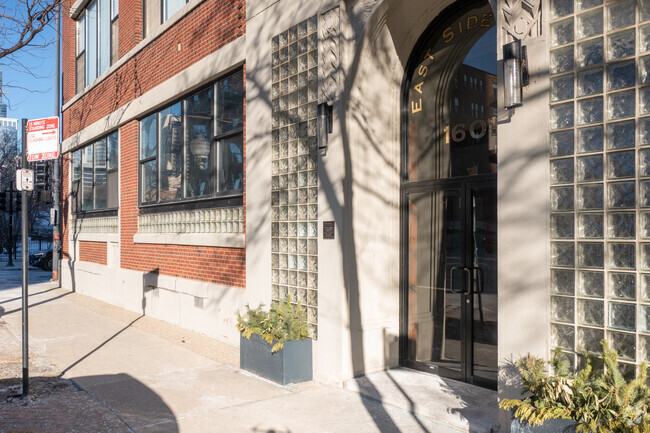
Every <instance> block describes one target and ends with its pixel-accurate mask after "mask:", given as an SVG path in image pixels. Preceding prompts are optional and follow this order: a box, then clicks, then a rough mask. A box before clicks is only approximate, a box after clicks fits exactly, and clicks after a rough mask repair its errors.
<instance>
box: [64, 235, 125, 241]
mask: <svg viewBox="0 0 650 433" xmlns="http://www.w3.org/2000/svg"><path fill="white" fill-rule="evenodd" d="M72 239H74V240H75V241H85V242H119V241H120V235H119V234H117V233H79V234H73V235H72Z"/></svg>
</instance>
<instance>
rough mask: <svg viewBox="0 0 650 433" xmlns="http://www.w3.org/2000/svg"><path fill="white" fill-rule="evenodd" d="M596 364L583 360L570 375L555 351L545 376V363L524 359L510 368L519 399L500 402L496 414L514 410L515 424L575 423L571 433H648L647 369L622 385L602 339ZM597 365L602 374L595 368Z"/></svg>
mask: <svg viewBox="0 0 650 433" xmlns="http://www.w3.org/2000/svg"><path fill="white" fill-rule="evenodd" d="M600 344H601V346H602V348H603V351H602V361H599V360H597V359H595V358H594V357H592V356H588V355H587V364H586V366H585V368H583V369H582V370H580V371H579V372H577V373H573V372H572V371H571V369H570V368H569V363H568V361H567V360H566V359H564V358H563V357H562V356H561V352H560V350H559V349H556V351H555V354H554V356H553V359H552V361H551V362H550V366H551V367H552V372H553V374H552V375H549V374H547V371H546V368H545V367H546V365H545V362H544V361H543V360H542V359H540V358H536V357H533V356H530V355H528V356H525V357H523V358H522V359H520V360H519V361H517V363H516V365H517V367H518V368H519V373H520V375H521V379H522V382H523V384H524V390H523V392H522V395H523V394H525V393H530V394H529V395H528V396H527V397H525V398H523V399H521V400H519V399H504V400H502V401H501V402H500V403H499V407H501V408H502V409H514V410H515V412H514V416H515V418H517V419H518V420H519V421H524V422H527V423H529V424H531V425H541V424H542V423H543V422H544V421H546V420H548V419H557V418H565V419H570V420H574V421H576V422H577V423H578V427H577V432H584V433H587V432H590V433H650V415H649V414H648V409H649V407H650V390H649V388H648V387H647V386H646V380H647V365H646V364H645V363H643V364H642V365H641V367H640V373H639V376H638V377H637V378H636V379H633V380H631V381H629V382H628V381H626V380H625V378H624V377H623V375H622V374H621V372H620V370H619V366H618V354H617V353H616V351H615V350H614V349H611V348H610V347H609V345H608V344H607V342H606V341H605V340H603V341H601V342H600ZM598 362H602V363H604V369H602V370H601V369H599V368H596V367H597V366H596V364H597V363H598Z"/></svg>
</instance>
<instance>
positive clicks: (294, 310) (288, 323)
mask: <svg viewBox="0 0 650 433" xmlns="http://www.w3.org/2000/svg"><path fill="white" fill-rule="evenodd" d="M237 329H238V330H239V332H241V333H242V336H243V337H244V338H246V339H250V338H251V334H259V335H261V336H262V338H263V339H264V340H265V341H266V342H267V343H269V345H271V346H272V347H271V352H273V353H275V352H277V351H278V350H280V349H282V346H283V345H284V343H285V342H287V341H293V340H305V339H307V338H310V329H309V324H308V323H307V317H306V316H305V312H304V311H303V309H302V306H301V305H300V303H298V304H297V305H294V304H292V303H291V297H288V299H287V300H286V302H274V303H273V304H271V308H270V309H269V310H268V311H264V310H263V305H262V304H260V305H259V306H258V307H257V308H255V309H252V308H251V307H250V306H249V305H248V304H246V312H245V313H244V314H243V315H242V314H240V313H239V312H237ZM274 341H275V344H274V343H273V342H274Z"/></svg>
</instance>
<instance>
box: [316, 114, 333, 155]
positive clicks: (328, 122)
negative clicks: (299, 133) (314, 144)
mask: <svg viewBox="0 0 650 433" xmlns="http://www.w3.org/2000/svg"><path fill="white" fill-rule="evenodd" d="M317 116H318V150H322V151H324V152H327V142H328V135H329V134H330V133H331V132H332V106H331V105H330V104H329V103H327V102H322V103H320V104H318V112H317Z"/></svg>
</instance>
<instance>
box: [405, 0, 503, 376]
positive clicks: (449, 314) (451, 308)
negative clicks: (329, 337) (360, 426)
mask: <svg viewBox="0 0 650 433" xmlns="http://www.w3.org/2000/svg"><path fill="white" fill-rule="evenodd" d="M459 3H461V4H460V5H459V4H457V5H455V6H452V7H451V8H449V9H448V10H446V11H444V12H443V14H441V16H440V17H438V18H437V19H436V20H435V21H434V22H433V23H432V25H431V26H429V29H428V30H427V31H426V32H425V33H424V35H423V36H422V37H421V38H420V40H419V41H418V43H417V45H416V47H415V49H414V51H413V53H412V54H411V57H410V60H409V64H408V66H407V71H406V77H405V82H404V87H403V96H404V97H403V104H404V105H403V151H402V173H403V177H402V184H401V194H402V203H403V210H402V273H401V274H402V278H401V280H402V331H401V335H402V339H401V346H400V348H401V350H400V358H401V362H402V364H403V365H406V366H409V367H413V368H417V369H421V370H425V371H430V372H435V373H437V374H440V375H441V376H445V377H450V378H454V379H458V380H462V381H465V382H469V383H475V384H478V385H482V386H486V387H490V388H496V383H497V218H496V210H497V195H496V172H497V141H496V138H497V137H496V110H497V103H496V89H497V56H496V27H495V19H494V16H493V13H492V9H491V7H490V5H489V3H488V1H485V0H483V1H472V2H468V1H465V2H459Z"/></svg>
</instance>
